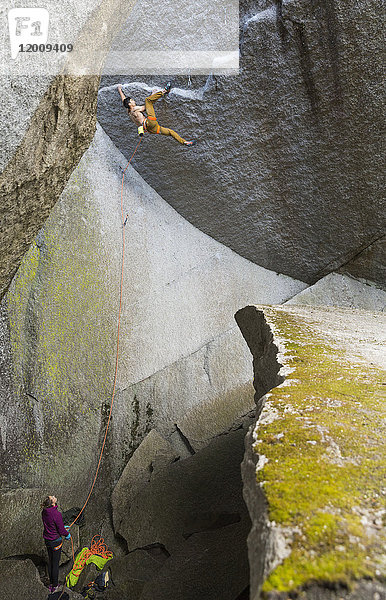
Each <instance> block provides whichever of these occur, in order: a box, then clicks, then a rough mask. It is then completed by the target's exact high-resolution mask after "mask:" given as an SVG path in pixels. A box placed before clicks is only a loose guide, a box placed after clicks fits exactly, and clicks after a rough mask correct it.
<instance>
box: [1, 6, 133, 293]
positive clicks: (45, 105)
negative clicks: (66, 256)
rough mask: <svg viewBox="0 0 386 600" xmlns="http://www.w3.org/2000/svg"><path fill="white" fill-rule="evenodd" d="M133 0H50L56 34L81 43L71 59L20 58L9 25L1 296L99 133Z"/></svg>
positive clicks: (4, 66)
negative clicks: (103, 94)
mask: <svg viewBox="0 0 386 600" xmlns="http://www.w3.org/2000/svg"><path fill="white" fill-rule="evenodd" d="M132 5H133V2H127V3H125V4H122V3H121V2H119V0H106V1H105V2H103V3H100V2H98V1H97V0H86V2H82V3H76V2H67V3H66V4H61V5H58V4H57V3H56V2H54V1H53V0H47V1H46V2H45V3H44V8H45V9H46V10H47V11H48V13H49V36H50V38H49V39H51V40H55V39H56V40H57V41H58V42H59V43H62V42H64V41H65V42H66V44H67V43H69V42H71V43H72V44H74V45H75V47H76V48H75V50H74V51H73V52H72V53H70V54H68V57H66V58H58V54H56V56H55V57H54V54H55V53H47V52H38V53H34V54H33V55H31V54H29V55H28V54H26V53H24V54H23V55H21V54H19V56H18V57H17V60H12V59H11V53H10V39H9V37H8V31H7V30H6V27H3V30H2V42H3V43H2V53H1V55H0V68H1V70H0V83H1V88H2V93H3V102H2V106H1V109H0V123H1V126H0V133H1V147H2V153H1V156H0V169H1V172H2V173H1V179H0V199H1V202H0V207H1V208H0V218H1V229H0V246H1V249H2V252H1V259H0V298H1V297H2V296H3V295H4V293H5V291H6V289H7V287H8V286H9V284H10V282H11V280H12V277H13V276H14V274H15V272H16V270H17V268H18V266H19V265H20V262H21V259H22V258H23V256H24V254H25V253H26V252H27V250H28V248H29V247H30V245H31V243H32V242H33V240H34V238H35V236H36V234H37V233H38V231H39V229H40V228H41V227H42V225H43V223H44V222H45V220H46V219H47V217H48V215H49V213H50V211H51V209H52V207H53V206H54V205H55V203H56V201H57V200H58V199H59V197H60V194H61V192H62V191H63V188H64V187H65V185H66V183H67V181H68V178H69V177H70V175H71V172H72V171H73V169H74V168H75V167H76V165H77V164H78V162H79V160H80V159H81V157H82V155H83V154H84V152H85V150H86V149H87V148H88V146H89V144H90V142H91V141H92V139H93V136H94V133H95V126H96V105H97V90H98V85H99V76H100V71H101V68H102V64H103V59H104V57H105V55H106V53H107V51H108V49H109V47H110V43H111V41H112V39H113V37H114V36H115V34H116V29H117V27H118V28H119V27H120V26H122V24H123V23H124V22H125V20H126V18H127V15H128V14H129V12H130V10H131V8H132ZM7 8H14V3H13V2H12V1H11V0H6V2H5V3H3V5H2V7H1V9H0V12H1V17H2V19H3V20H4V22H5V21H6V18H7ZM59 54H60V53H59ZM62 56H66V54H64V55H63V54H62Z"/></svg>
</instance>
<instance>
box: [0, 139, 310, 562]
mask: <svg viewBox="0 0 386 600" xmlns="http://www.w3.org/2000/svg"><path fill="white" fill-rule="evenodd" d="M125 166H126V162H125V160H124V159H123V157H122V155H121V154H120V153H119V152H118V151H117V150H116V149H115V148H114V146H113V144H112V143H111V141H110V140H109V139H108V137H107V136H106V135H105V134H104V133H103V132H102V131H101V129H100V128H98V131H97V135H96V137H95V140H94V142H93V144H92V146H91V147H90V149H89V151H88V152H87V153H86V154H85V156H84V157H83V159H82V161H81V163H80V165H79V167H78V168H77V169H76V170H75V172H74V173H73V175H72V177H71V179H70V182H69V184H68V186H67V187H66V190H65V192H64V193H63V195H62V198H61V201H60V202H59V203H58V204H57V205H56V207H55V209H54V211H53V212H52V214H51V216H50V218H49V220H48V221H47V224H46V226H45V228H44V229H43V230H41V231H40V233H39V235H38V237H37V238H36V242H35V243H34V245H33V246H32V247H31V249H30V251H29V253H28V254H27V256H26V258H25V260H24V261H23V263H22V266H21V268H20V269H19V271H18V274H17V276H16V278H15V279H14V281H13V283H12V285H11V287H10V289H9V292H8V293H7V295H6V298H5V301H4V302H3V306H2V328H1V331H2V335H3V340H4V343H3V352H2V355H1V373H2V377H1V386H2V387H1V395H0V398H1V403H2V406H3V410H2V414H3V416H2V421H1V424H0V425H1V427H0V430H1V439H2V446H1V452H2V456H3V457H4V458H3V460H4V462H3V464H4V465H5V466H6V468H5V469H4V470H3V471H2V478H3V481H2V490H3V491H4V492H5V493H8V492H12V491H13V490H14V489H15V488H17V489H20V488H21V489H22V492H23V491H24V490H26V491H25V503H27V504H28V503H29V502H30V504H29V508H28V510H31V511H35V510H36V508H35V505H34V503H35V504H36V501H35V500H33V501H32V500H31V501H30V500H29V498H30V493H29V492H28V490H29V489H36V490H37V495H39V493H40V494H41V496H44V495H47V493H53V492H51V490H56V492H55V495H56V496H57V497H58V498H59V499H62V500H63V499H64V498H65V500H66V506H64V507H63V508H68V507H70V506H79V504H80V503H81V500H82V498H85V497H86V496H87V493H88V488H89V485H90V482H91V480H92V477H93V469H94V468H95V465H96V460H97V458H96V457H97V456H98V449H99V448H100V444H101V439H102V437H103V434H104V427H105V422H106V421H105V419H106V411H107V410H108V407H109V406H110V399H111V385H112V378H113V375H114V360H115V345H116V323H117V314H118V313H117V311H118V301H119V283H120V269H121V252H122V221H121V207H120V201H121V176H122V171H121V169H120V167H121V168H122V169H123V168H124V167H125ZM123 203H124V217H125V216H126V214H127V215H128V220H127V224H126V226H125V235H126V253H125V269H124V284H123V286H124V287H123V311H122V321H121V344H120V361H119V372H118V384H117V394H116V398H115V405H114V412H113V420H112V425H111V429H110V433H109V439H108V447H107V451H106V458H105V462H104V467H103V468H102V471H101V481H100V484H99V483H98V485H100V486H101V487H100V488H97V491H96V493H95V495H94V496H93V498H92V501H91V505H90V506H89V509H88V510H89V512H88V515H89V516H90V514H92V516H91V517H90V518H89V519H88V523H89V524H90V522H91V523H92V522H94V524H95V523H97V525H98V531H100V530H101V529H102V530H104V528H105V525H104V524H103V522H101V520H102V521H103V520H104V521H106V523H107V522H108V521H109V518H108V503H109V494H110V492H111V490H112V486H113V485H114V484H115V483H116V481H117V480H118V478H119V477H120V475H121V473H122V471H123V469H124V467H125V465H126V463H127V461H128V459H129V458H130V456H131V455H132V454H133V452H134V450H135V449H136V448H137V447H138V445H139V444H140V443H141V441H142V440H143V439H144V437H145V436H146V434H147V433H149V431H150V430H151V429H154V428H157V430H158V431H159V432H160V434H162V435H163V436H164V437H165V438H167V439H168V441H169V442H170V443H172V444H173V446H174V447H175V449H176V451H177V453H178V454H179V455H182V454H184V455H189V454H190V453H191V450H190V448H189V444H188V445H186V443H185V438H186V437H187V436H191V438H192V442H191V445H192V446H195V447H196V448H198V447H200V446H203V445H205V444H207V443H208V442H209V441H210V440H211V439H212V438H214V437H215V436H216V435H218V434H219V433H220V432H222V431H224V430H227V429H230V428H232V426H233V425H234V424H235V423H236V422H237V423H240V424H242V420H243V417H244V416H245V415H247V414H248V413H249V412H250V411H251V410H252V409H253V397H252V387H251V378H252V369H251V365H250V361H249V355H248V349H247V348H246V347H245V344H244V343H243V340H242V337H241V335H240V333H239V332H238V330H237V327H236V326H235V324H234V321H233V313H234V311H235V310H236V309H237V308H238V307H239V306H240V305H243V304H245V303H246V302H248V301H250V299H251V298H256V297H257V298H259V299H260V300H261V301H262V302H283V301H285V300H287V299H289V298H290V297H292V296H294V295H296V294H297V293H298V292H300V291H301V290H303V289H304V288H305V285H304V284H303V283H301V282H299V281H296V280H293V279H291V278H289V277H286V276H283V275H278V274H277V273H272V272H269V271H267V270H266V269H263V268H261V267H258V266H256V265H254V264H252V263H250V262H249V261H247V260H246V259H243V258H241V257H239V256H237V255H236V254H235V253H234V252H232V251H231V250H229V249H228V248H225V247H223V246H222V245H221V244H219V243H218V242H215V241H214V240H211V239H210V238H208V237H207V236H206V235H205V234H203V233H202V232H200V231H198V230H197V229H195V228H194V227H193V226H191V225H190V224H189V223H187V222H186V221H185V220H184V219H183V218H182V217H181V216H179V215H178V214H177V213H176V212H175V211H174V210H173V209H172V208H170V207H169V206H168V205H167V204H166V203H165V202H164V201H163V200H162V199H161V198H160V197H159V196H158V195H157V194H156V193H155V192H154V191H152V190H151V188H149V186H148V185H147V184H146V183H144V182H143V180H142V179H141V177H140V176H139V175H138V174H137V173H136V172H135V171H134V170H132V169H128V171H127V172H126V177H125V184H124V194H123ZM200 405H201V406H202V408H201V409H199V408H198V407H199V406H200ZM204 405H207V407H208V411H210V414H211V415H212V416H211V419H210V421H211V424H210V427H207V429H206V430H202V431H201V432H199V429H200V426H199V423H200V422H201V423H202V422H203V417H202V415H203V414H204V412H205V411H204ZM189 411H191V413H192V416H191V418H190V421H189V427H190V428H189V427H188V426H187V423H186V416H187V413H188V412H189ZM200 414H201V416H200ZM195 423H196V425H195ZM193 428H195V431H196V433H195V434H194V432H193ZM184 432H185V433H184ZM199 434H200V435H199ZM64 448H65V452H64V451H63V449H64ZM23 493H24V492H23ZM93 502H94V503H95V506H94V508H95V511H94V512H93V510H94V509H93ZM90 511H91V513H90ZM101 515H104V517H103V519H102V517H101ZM86 520H87V519H86ZM88 527H89V525H86V527H85V530H84V531H86V530H87V532H88V533H89V534H92V530H90V531H89V530H88V529H87V528H88ZM82 531H83V530H82ZM85 535H86V534H85ZM105 537H106V535H105ZM14 554H15V552H13V551H12V549H10V548H8V547H7V548H6V549H5V548H2V549H1V555H2V556H4V557H6V556H9V555H14Z"/></svg>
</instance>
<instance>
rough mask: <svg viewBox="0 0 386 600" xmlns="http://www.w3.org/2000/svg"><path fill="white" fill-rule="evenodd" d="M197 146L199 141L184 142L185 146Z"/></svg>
mask: <svg viewBox="0 0 386 600" xmlns="http://www.w3.org/2000/svg"><path fill="white" fill-rule="evenodd" d="M196 144H197V140H189V141H187V142H184V146H195V145H196Z"/></svg>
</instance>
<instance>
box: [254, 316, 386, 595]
mask: <svg viewBox="0 0 386 600" xmlns="http://www.w3.org/2000/svg"><path fill="white" fill-rule="evenodd" d="M264 312H265V315H266V317H267V319H268V321H269V322H272V324H273V326H274V330H275V335H276V337H277V339H279V340H280V342H281V343H283V344H284V346H285V359H284V361H285V366H286V367H288V368H289V369H288V370H291V372H290V374H289V375H287V378H286V381H285V383H284V385H282V386H279V387H277V388H275V389H274V390H272V392H271V393H270V395H269V398H268V401H267V404H266V407H265V411H264V413H263V415H262V418H263V420H262V424H260V425H259V426H258V428H257V432H256V433H257V438H258V440H257V442H256V443H255V445H254V449H255V451H256V452H257V453H258V454H259V455H264V456H265V457H266V458H267V459H268V461H267V462H266V463H265V464H264V466H263V468H261V469H260V470H258V471H257V480H258V482H260V483H261V486H262V488H263V490H264V492H265V495H266V498H267V502H268V507H269V519H270V520H271V521H275V522H276V524H277V525H279V526H281V527H283V528H286V529H284V531H287V532H291V531H292V542H291V553H290V555H289V556H288V557H287V558H286V559H285V560H284V561H283V563H282V564H280V565H279V566H278V567H277V568H276V569H274V570H273V572H272V573H271V574H270V575H269V577H268V579H267V580H266V581H265V583H264V586H263V591H265V592H268V591H271V590H277V591H289V590H293V589H296V588H298V587H300V586H304V585H308V584H310V583H312V582H316V581H317V582H336V583H338V582H339V583H344V584H346V585H348V586H350V584H351V583H352V582H353V581H354V580H355V579H358V578H361V577H372V578H376V577H379V576H380V574H381V569H382V567H381V565H380V557H381V556H382V550H381V547H382V546H381V544H382V539H381V538H382V523H381V522H380V520H381V514H382V510H383V508H384V499H383V498H382V493H381V489H382V486H384V481H385V475H386V473H385V471H386V468H385V465H386V460H385V458H386V457H385V446H384V441H383V440H384V432H383V431H382V428H381V421H382V416H381V415H382V411H383V406H382V400H383V398H384V390H383V386H382V383H381V382H382V376H383V373H382V371H381V370H380V369H378V368H377V367H375V366H373V365H369V366H367V365H366V364H364V363H363V364H361V363H360V361H358V362H357V364H354V363H353V360H352V359H351V360H349V359H348V357H347V355H346V354H345V350H344V349H337V348H336V347H333V346H332V345H331V342H328V341H327V340H326V339H324V337H323V335H322V334H320V333H318V332H316V331H315V330H314V329H313V328H312V327H310V323H309V322H308V321H307V320H306V319H304V318H303V317H300V316H298V315H294V314H290V313H287V312H285V311H280V310H275V309H264ZM272 409H275V412H276V418H275V419H274V420H273V421H272V422H269V421H270V420H271V419H266V420H264V414H266V415H267V414H269V413H270V411H271V410H272ZM288 535H289V537H290V538H291V535H290V534H288Z"/></svg>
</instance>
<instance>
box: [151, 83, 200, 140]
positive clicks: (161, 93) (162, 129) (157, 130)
mask: <svg viewBox="0 0 386 600" xmlns="http://www.w3.org/2000/svg"><path fill="white" fill-rule="evenodd" d="M170 88H171V84H170V83H168V84H166V86H165V88H164V89H163V90H160V91H159V92H155V94H152V95H151V96H148V97H147V98H146V100H145V107H146V112H147V115H148V118H147V119H146V122H145V125H146V129H147V131H148V132H149V133H160V134H161V135H170V136H172V137H173V138H174V139H175V140H177V142H179V143H180V144H184V146H193V145H194V144H195V143H196V142H195V140H190V141H187V140H184V138H182V137H181V136H180V135H178V133H176V132H175V131H173V129H169V128H168V127H161V126H160V125H159V124H158V122H157V117H156V116H155V110H154V103H155V102H157V100H159V99H160V98H162V96H165V95H166V94H168V93H169V91H170Z"/></svg>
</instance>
